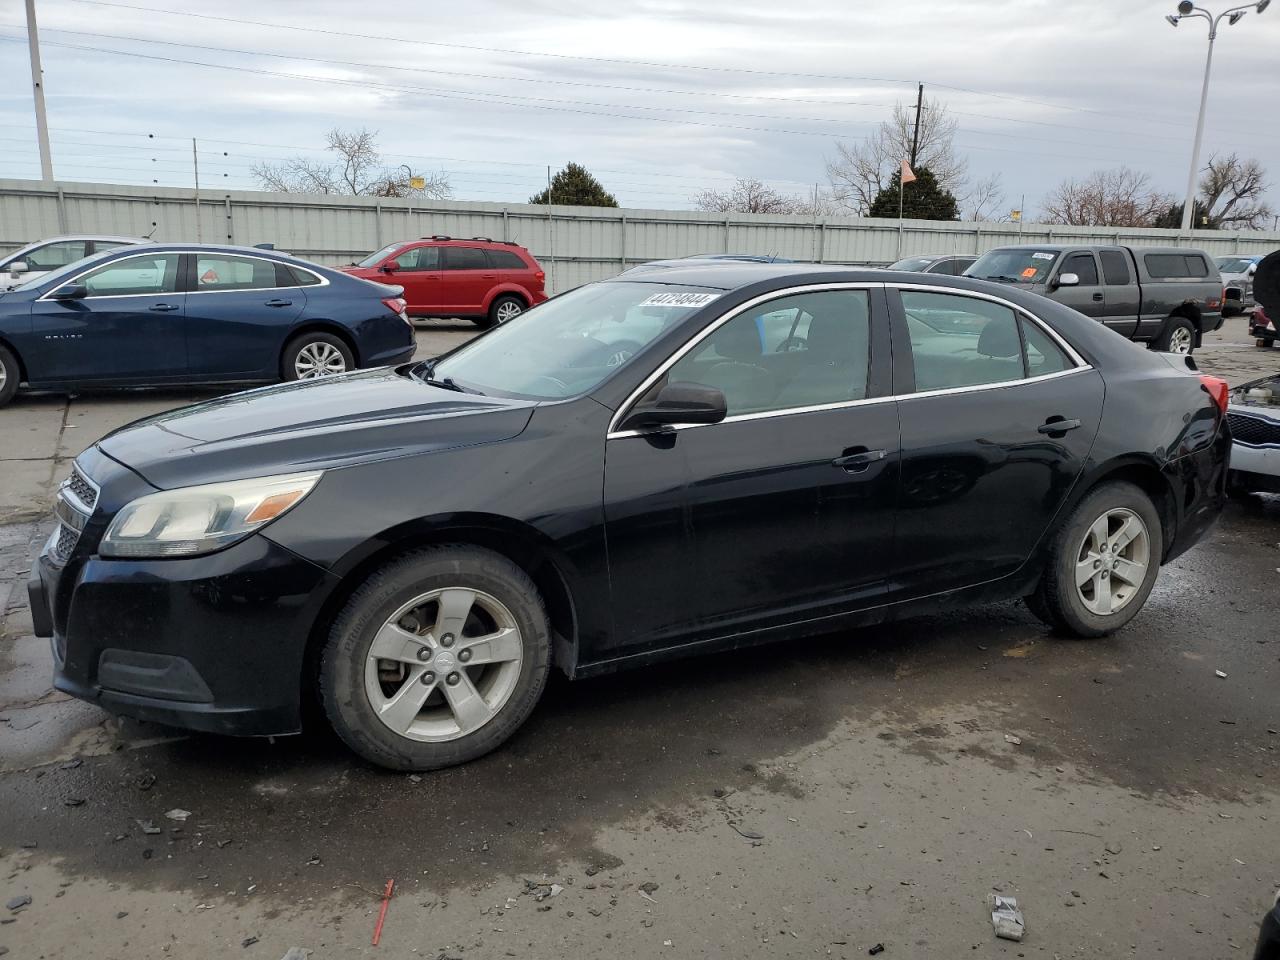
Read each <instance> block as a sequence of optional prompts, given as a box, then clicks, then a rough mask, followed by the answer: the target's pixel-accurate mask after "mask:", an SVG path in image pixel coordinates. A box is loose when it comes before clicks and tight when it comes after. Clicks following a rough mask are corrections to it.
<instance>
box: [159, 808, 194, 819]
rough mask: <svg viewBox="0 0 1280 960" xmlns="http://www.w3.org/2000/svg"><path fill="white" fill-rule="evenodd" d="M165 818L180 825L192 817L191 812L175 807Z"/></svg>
mask: <svg viewBox="0 0 1280 960" xmlns="http://www.w3.org/2000/svg"><path fill="white" fill-rule="evenodd" d="M165 816H166V817H168V818H169V819H170V820H176V821H178V822H179V823H182V822H184V821H185V820H186V819H187V817H189V816H191V811H190V810H183V809H182V808H181V807H174V808H173V809H172V810H170V811H168V812H167V813H165Z"/></svg>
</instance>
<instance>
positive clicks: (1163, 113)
mask: <svg viewBox="0 0 1280 960" xmlns="http://www.w3.org/2000/svg"><path fill="white" fill-rule="evenodd" d="M1174 6H1175V3H1174V0H1074V2H1067V3H1064V2H1049V0H1006V2H1004V3H999V4H996V3H975V2H964V3H961V2H951V0H909V2H903V0H854V2H850V0H808V2H804V3H791V4H787V3H778V2H777V0H770V2H761V0H698V2H696V3H695V2H687V3H686V2H678V0H631V2H627V3H617V4H610V3H601V2H599V0H592V2H585V0H560V2H546V0H519V2H485V0H472V2H470V3H462V4H455V3H441V2H439V0H436V2H431V0H427V2H423V3H417V4H401V3H390V4H387V3H368V2H365V3H355V2H352V0H341V2H340V0H201V2H198V3H197V2H190V0H168V2H165V0H121V3H101V2H87V0H37V10H38V15H39V20H40V31H41V39H42V51H43V58H44V71H45V90H46V94H45V95H46V98H47V104H48V113H49V123H50V126H51V128H52V131H53V133H52V138H53V157H54V172H55V175H56V176H57V177H58V178H60V179H65V180H77V181H114V182H123V183H151V182H152V181H153V180H154V181H158V182H159V183H160V184H162V185H166V186H187V185H189V184H190V183H191V156H190V154H191V144H190V138H191V137H193V136H194V137H197V138H199V150H200V162H201V181H202V185H205V184H207V185H208V186H210V187H211V188H214V187H216V186H217V185H222V186H225V187H228V188H239V189H243V188H252V187H253V186H255V183H254V181H253V179H252V177H251V176H250V175H249V169H250V167H251V166H252V164H253V163H254V162H256V161H259V160H262V159H268V160H271V159H278V158H282V157H286V156H289V155H291V154H298V153H306V154H308V155H310V156H314V157H318V156H320V155H321V153H320V151H318V150H317V149H316V148H317V147H319V146H320V144H321V143H322V139H323V136H324V133H325V131H326V130H327V129H329V128H330V127H333V126H339V127H344V128H358V127H360V126H366V127H368V128H369V129H371V130H377V131H378V141H379V145H380V147H381V149H382V151H383V153H384V157H385V159H386V160H387V161H388V162H389V163H401V162H407V163H410V164H411V165H413V166H414V167H416V168H428V169H433V170H444V171H447V172H448V174H449V177H450V180H451V182H452V185H453V188H454V195H455V197H456V198H458V199H465V200H487V201H512V202H523V201H525V200H526V199H527V198H528V197H529V195H530V194H532V193H533V192H535V191H536V190H537V189H539V188H540V186H542V185H543V184H544V183H545V177H546V169H545V168H546V166H547V165H548V164H550V165H551V166H552V167H555V168H558V167H560V166H562V165H563V164H564V163H565V162H567V161H570V160H575V161H577V162H579V163H582V164H584V165H586V166H587V167H588V168H589V169H591V170H592V171H593V172H595V173H596V174H597V175H598V176H599V178H600V179H601V180H602V181H603V182H604V184H605V185H606V187H608V188H609V189H610V190H612V191H613V192H614V193H615V194H616V195H617V196H618V198H619V200H620V202H621V203H622V204H623V205H624V206H631V207H651V208H662V207H677V208H688V207H689V206H691V201H690V197H691V195H692V194H694V193H695V192H697V191H698V190H699V189H701V188H704V187H723V186H727V185H728V184H729V183H731V182H732V180H733V178H735V177H739V176H751V177H758V178H760V179H762V180H766V181H770V182H772V183H773V184H774V185H775V186H776V187H778V188H779V189H782V190H785V191H788V192H793V193H808V192H809V191H811V190H812V188H813V184H814V183H815V182H817V183H821V184H823V185H824V186H825V184H826V175H825V161H826V159H827V158H828V157H830V156H831V155H832V154H833V153H834V142H835V141H836V140H846V141H854V140H858V139H860V138H863V137H865V136H867V134H868V133H869V132H870V131H871V130H872V129H874V127H875V125H876V124H878V123H879V122H880V121H882V120H884V119H885V118H886V117H887V116H888V115H889V112H890V110H891V108H892V105H893V103H894V102H895V101H899V100H901V101H913V100H914V96H915V82H916V81H917V80H921V81H923V82H924V83H925V85H926V86H925V89H926V93H927V94H928V95H930V96H933V97H937V98H939V99H941V100H942V101H944V102H945V103H946V104H947V105H948V106H949V107H950V108H951V109H952V110H953V111H955V112H956V113H957V114H959V117H958V119H959V121H960V129H961V132H960V134H959V136H958V137H957V145H958V147H959V149H960V152H961V153H962V154H963V155H965V156H966V157H967V159H968V161H969V167H970V171H971V173H972V174H973V175H974V176H975V177H980V176H984V175H986V174H989V173H991V172H993V171H995V172H999V173H1000V174H1001V176H1002V177H1003V183H1004V190H1005V193H1006V196H1007V202H1006V204H1005V206H1006V207H1014V206H1018V204H1019V202H1020V197H1021V196H1023V195H1024V194H1025V197H1026V204H1025V206H1026V208H1027V210H1028V211H1029V213H1034V212H1035V211H1037V210H1038V209H1039V208H1040V205H1041V204H1040V201H1041V199H1042V197H1043V196H1044V194H1045V192H1046V191H1047V189H1048V188H1050V187H1051V186H1053V185H1054V184H1055V183H1057V182H1058V181H1060V180H1061V179H1063V178H1065V177H1069V176H1081V175H1084V174H1087V173H1088V172H1090V171H1092V170H1094V169H1097V168H1103V167H1115V166H1119V165H1120V164H1127V165H1129V166H1130V167H1133V168H1135V169H1138V170H1142V171H1147V172H1149V173H1150V174H1151V175H1152V178H1153V181H1154V183H1155V185H1156V186H1157V187H1159V188H1162V189H1165V190H1168V191H1169V192H1171V193H1174V194H1177V195H1179V196H1181V194H1182V192H1183V191H1184V190H1185V184H1186V175H1187V165H1188V163H1189V161H1190V151H1191V140H1192V134H1193V132H1194V124H1195V115H1196V108H1197V104H1198V99H1199V93H1200V82H1201V77H1202V71H1203V67H1204V54H1205V49H1206V45H1207V24H1206V23H1205V22H1204V21H1202V20H1191V21H1187V22H1184V23H1182V24H1181V25H1180V26H1179V27H1178V28H1176V29H1174V28H1171V27H1170V26H1169V25H1168V24H1167V23H1165V22H1164V19H1163V17H1164V15H1165V14H1166V13H1170V12H1173V9H1174ZM143 8H152V9H143ZM1218 9H1221V7H1219V6H1217V5H1215V7H1214V10H1215V12H1216V11H1217V10H1218ZM165 11H181V12H178V13H173V12H165ZM201 15H203V16H201ZM209 17H217V18H227V19H208V18H209ZM230 20H239V21H257V23H253V24H250V23H244V22H239V23H236V22H229V21H230ZM271 24H274V26H273V25H271ZM298 28H306V29H298ZM183 44H185V45H186V46H183ZM85 48H93V49H85ZM201 48H205V49H201ZM209 48H216V49H209ZM476 48H485V49H476ZM108 51H116V52H108ZM148 58H150V59H148ZM211 65H212V66H211ZM228 68H230V69H228ZM1277 104H1280V4H1276V5H1274V6H1273V7H1272V8H1271V9H1270V10H1268V11H1266V12H1265V13H1263V14H1261V15H1259V14H1256V13H1254V12H1252V11H1251V12H1250V13H1249V14H1248V15H1247V16H1246V17H1244V18H1243V20H1242V21H1241V22H1240V23H1239V24H1237V25H1235V26H1227V25H1226V24H1225V22H1224V24H1223V26H1222V29H1221V32H1220V34H1219V38H1218V43H1217V50H1216V53H1215V63H1214V79H1213V84H1212V87H1211V90H1210V97H1209V113H1208V124H1207V129H1206V135H1205V144H1206V148H1205V154H1206V155H1207V154H1208V153H1209V152H1211V151H1217V152H1224V153H1227V152H1231V151H1238V152H1239V153H1240V154H1241V155H1242V156H1245V157H1257V158H1258V159H1260V160H1261V161H1262V162H1263V164H1264V165H1265V166H1266V167H1267V169H1268V171H1269V172H1270V181H1271V183H1272V184H1273V187H1272V190H1271V194H1270V200H1271V203H1272V206H1273V207H1280V124H1277V123H1276V121H1275V117H1276V116H1277V112H1278V111H1277V108H1276V105H1277ZM32 117H33V114H32V106H31V84H30V73H29V67H28V63H27V56H26V28H25V21H24V18H23V11H22V2H21V0H8V2H7V3H5V4H3V7H2V8H0V177H29V178H38V177H39V160H38V155H37V152H36V146H35V137H34V122H33V119H32Z"/></svg>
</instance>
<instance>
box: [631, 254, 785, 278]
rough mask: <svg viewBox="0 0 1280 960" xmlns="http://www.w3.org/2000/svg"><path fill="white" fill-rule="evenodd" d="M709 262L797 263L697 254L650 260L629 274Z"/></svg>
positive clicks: (770, 257) (767, 257)
mask: <svg viewBox="0 0 1280 960" xmlns="http://www.w3.org/2000/svg"><path fill="white" fill-rule="evenodd" d="M708 260H728V261H732V262H735V263H795V262H796V261H795V260H788V259H787V258H785V257H777V256H774V255H773V254H764V253H695V254H693V255H692V256H688V257H672V258H671V259H669V260H648V261H646V262H645V263H637V264H636V265H635V266H634V267H629V268H628V269H627V270H626V271H624V272H625V273H627V274H633V273H648V272H649V271H650V270H665V269H666V268H667V267H683V266H690V267H697V266H703V265H705V264H706V262H707V261H708Z"/></svg>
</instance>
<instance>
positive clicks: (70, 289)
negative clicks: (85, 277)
mask: <svg viewBox="0 0 1280 960" xmlns="http://www.w3.org/2000/svg"><path fill="white" fill-rule="evenodd" d="M88 295H89V288H88V287H86V286H85V285H84V284H83V283H67V284H63V285H62V286H61V287H59V288H58V289H57V290H55V291H54V292H53V293H52V294H51V295H50V297H49V299H51V300H83V299H84V298H85V297H87V296H88Z"/></svg>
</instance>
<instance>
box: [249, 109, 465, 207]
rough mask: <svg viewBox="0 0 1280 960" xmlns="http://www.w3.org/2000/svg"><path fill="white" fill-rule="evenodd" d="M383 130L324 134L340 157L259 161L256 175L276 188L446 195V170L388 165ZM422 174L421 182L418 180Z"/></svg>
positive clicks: (442, 197)
mask: <svg viewBox="0 0 1280 960" xmlns="http://www.w3.org/2000/svg"><path fill="white" fill-rule="evenodd" d="M377 136H378V132H377V131H376V130H374V131H369V130H365V129H363V128H362V129H360V130H358V131H346V130H339V129H338V128H337V127H334V128H333V129H332V130H330V131H329V132H328V133H327V134H325V149H326V150H329V151H332V152H333V153H334V154H336V155H337V158H338V159H337V160H336V161H332V162H329V163H324V162H322V161H318V160H311V159H309V158H307V157H290V158H289V159H287V160H283V161H281V162H280V163H259V164H255V165H254V167H253V170H252V172H253V176H254V177H255V178H256V179H257V180H258V182H259V183H260V184H262V187H263V189H265V190H271V191H274V192H276V193H338V194H350V195H352V196H364V197H425V198H428V199H432V200H445V199H448V197H449V196H450V195H451V194H452V192H453V190H452V188H451V186H450V184H449V177H448V175H447V174H445V173H431V174H425V173H415V172H414V171H413V169H412V168H411V167H410V166H409V165H408V164H401V165H400V166H399V167H388V166H384V165H383V163H382V157H381V155H380V154H379V153H378V145H377ZM417 177H421V178H422V179H423V180H424V181H425V183H424V185H423V186H421V187H415V186H414V185H413V180H414V178H417Z"/></svg>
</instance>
